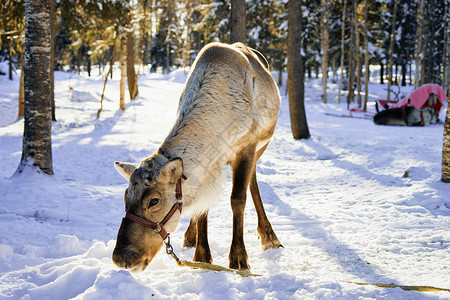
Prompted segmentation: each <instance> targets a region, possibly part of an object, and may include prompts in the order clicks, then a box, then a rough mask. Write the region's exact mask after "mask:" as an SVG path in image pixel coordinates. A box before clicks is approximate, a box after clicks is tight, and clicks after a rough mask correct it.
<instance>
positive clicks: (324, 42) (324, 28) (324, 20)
mask: <svg viewBox="0 0 450 300" xmlns="http://www.w3.org/2000/svg"><path fill="white" fill-rule="evenodd" d="M327 2H328V1H326V0H322V2H321V4H322V5H321V9H322V12H321V14H322V15H321V18H320V27H321V36H320V37H321V39H320V40H321V48H322V88H323V95H322V100H323V102H324V103H327V80H328V46H329V44H328V42H329V36H328V3H327Z"/></svg>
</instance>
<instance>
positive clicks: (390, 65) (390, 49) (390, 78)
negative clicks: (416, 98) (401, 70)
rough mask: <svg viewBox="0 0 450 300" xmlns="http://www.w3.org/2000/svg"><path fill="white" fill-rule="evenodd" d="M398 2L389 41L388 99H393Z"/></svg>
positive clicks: (395, 2)
mask: <svg viewBox="0 0 450 300" xmlns="http://www.w3.org/2000/svg"><path fill="white" fill-rule="evenodd" d="M397 4H398V1H397V0H394V12H393V13H392V30H391V40H390V43H389V61H388V90H387V99H388V100H391V84H392V55H393V53H394V40H395V22H396V19H397Z"/></svg>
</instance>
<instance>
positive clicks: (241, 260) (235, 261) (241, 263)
mask: <svg viewBox="0 0 450 300" xmlns="http://www.w3.org/2000/svg"><path fill="white" fill-rule="evenodd" d="M229 260H230V269H236V270H240V271H245V270H249V269H250V265H249V264H248V256H247V253H246V252H244V253H243V254H242V255H232V254H230V257H229Z"/></svg>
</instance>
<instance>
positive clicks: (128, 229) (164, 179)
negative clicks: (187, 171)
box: [112, 154, 183, 271]
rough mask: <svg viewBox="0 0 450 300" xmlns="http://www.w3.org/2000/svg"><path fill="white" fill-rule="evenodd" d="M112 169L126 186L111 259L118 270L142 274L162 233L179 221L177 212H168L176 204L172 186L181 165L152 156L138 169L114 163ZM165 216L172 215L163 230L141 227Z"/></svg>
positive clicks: (181, 167)
mask: <svg viewBox="0 0 450 300" xmlns="http://www.w3.org/2000/svg"><path fill="white" fill-rule="evenodd" d="M115 167H116V169H117V171H118V172H119V173H120V174H121V175H122V176H123V177H125V178H126V179H127V180H129V181H130V184H129V186H128V188H127V189H126V191H125V196H124V202H125V211H126V213H127V214H126V217H125V218H124V219H123V220H122V224H121V225H120V228H119V232H118V234H117V243H116V247H115V249H114V252H113V257H112V259H113V262H114V263H115V264H116V265H117V266H119V267H121V268H125V269H132V270H133V271H143V270H144V269H145V268H146V267H147V266H148V264H149V263H150V261H151V260H152V259H153V257H154V256H155V255H156V253H158V251H159V250H160V249H161V247H162V245H163V242H164V240H163V237H164V235H163V233H162V232H164V231H165V232H167V233H170V232H173V231H175V230H176V227H177V225H178V222H179V220H180V213H178V211H176V209H175V210H174V211H172V210H173V208H175V207H176V206H175V205H176V204H177V197H176V185H177V184H180V183H178V182H179V181H180V180H181V178H182V176H183V162H182V160H181V159H180V158H175V159H172V160H168V159H167V158H166V157H164V156H162V155H157V154H155V155H153V156H151V157H149V158H147V159H146V160H144V161H143V162H142V163H141V164H140V165H139V166H138V165H136V164H130V163H121V162H116V163H115ZM180 212H181V209H180ZM169 213H173V215H172V216H170V217H169V219H168V220H167V221H166V223H165V224H164V225H163V226H164V228H163V230H164V231H161V228H160V227H158V226H159V225H158V226H156V228H152V227H151V226H145V222H148V223H149V224H154V225H157V224H158V223H159V222H161V221H162V220H163V219H165V218H166V217H167V216H168V214H169ZM130 215H132V218H134V219H136V217H137V221H133V219H130V218H129V216H130ZM139 220H141V222H143V223H144V225H142V224H141V223H139ZM160 232H161V233H160Z"/></svg>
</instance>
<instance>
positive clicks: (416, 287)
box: [167, 249, 450, 292]
mask: <svg viewBox="0 0 450 300" xmlns="http://www.w3.org/2000/svg"><path fill="white" fill-rule="evenodd" d="M167 253H168V254H170V255H171V256H172V257H173V258H174V259H175V261H176V262H177V264H178V265H179V266H180V267H190V268H193V269H204V270H210V271H216V272H221V271H225V272H231V273H235V274H238V275H241V276H242V277H250V276H253V277H262V275H259V274H252V273H249V272H245V271H239V270H234V269H230V268H225V267H222V266H218V265H213V264H210V263H206V262H192V261H187V260H180V259H179V258H178V257H177V256H176V255H175V253H173V250H172V249H170V250H169V251H167ZM344 282H347V283H352V284H356V285H370V286H376V287H381V288H391V289H392V288H401V289H402V290H405V291H416V292H450V289H444V288H438V287H434V286H426V285H398V284H384V283H367V282H354V281H344Z"/></svg>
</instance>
